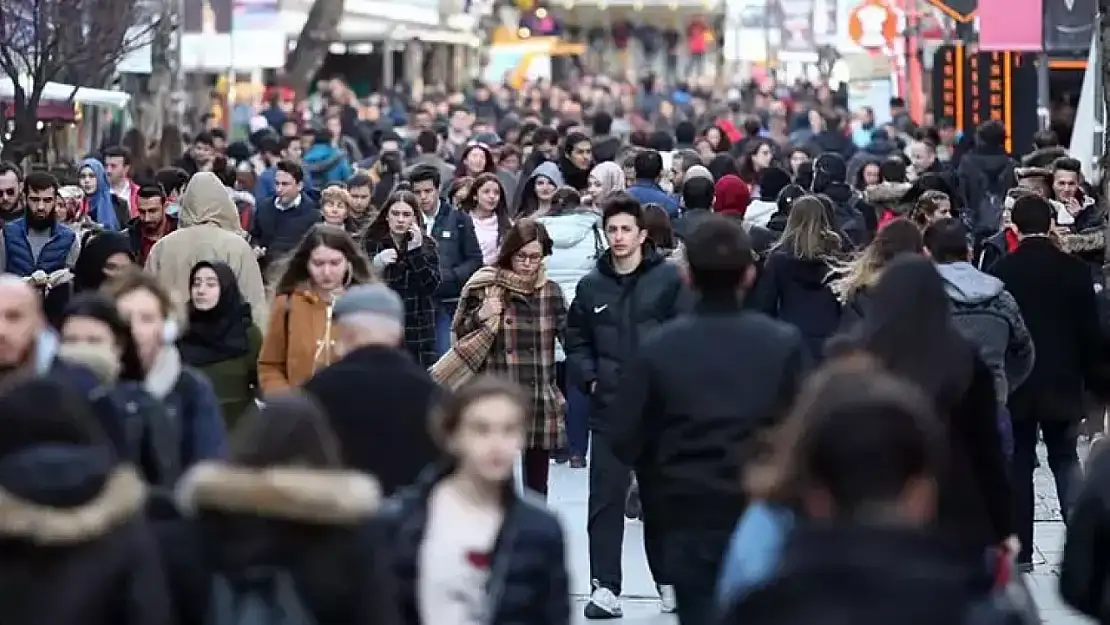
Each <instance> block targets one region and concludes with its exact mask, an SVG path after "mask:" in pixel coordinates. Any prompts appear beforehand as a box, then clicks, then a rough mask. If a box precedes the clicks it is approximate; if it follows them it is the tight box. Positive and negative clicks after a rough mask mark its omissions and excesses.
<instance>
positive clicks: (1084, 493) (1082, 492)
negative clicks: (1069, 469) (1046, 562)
mask: <svg viewBox="0 0 1110 625" xmlns="http://www.w3.org/2000/svg"><path fill="white" fill-rule="evenodd" d="M1108 447H1110V443H1108V441H1107V440H1106V439H1103V440H1101V441H1099V442H1097V443H1095V446H1094V447H1093V448H1092V449H1091V453H1090V455H1089V456H1088V459H1087V465H1086V467H1085V471H1084V472H1085V474H1086V475H1085V479H1084V481H1083V484H1082V486H1081V487H1080V488H1079V493H1078V495H1077V496H1076V497H1075V501H1074V502H1073V504H1072V508H1071V515H1070V516H1069V518H1068V526H1067V540H1066V541H1065V543H1064V557H1063V560H1062V561H1061V562H1060V596H1061V597H1062V598H1063V599H1064V602H1066V603H1067V604H1068V605H1070V606H1071V607H1073V608H1075V609H1076V610H1079V611H1080V612H1082V613H1083V614H1086V615H1087V616H1090V617H1091V618H1093V619H1095V620H1096V621H1097V622H1099V623H1108V622H1110V596H1108V595H1107V590H1110V566H1108V565H1110V562H1108V561H1107V559H1108V558H1110V554H1107V552H1106V550H1105V549H1103V548H1102V544H1103V540H1104V539H1103V537H1104V536H1105V535H1106V528H1107V527H1108V526H1110V453H1107V448H1108Z"/></svg>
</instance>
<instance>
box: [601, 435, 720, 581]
mask: <svg viewBox="0 0 1110 625" xmlns="http://www.w3.org/2000/svg"><path fill="white" fill-rule="evenodd" d="M589 465H590V466H589V471H590V494H589V499H588V503H587V509H588V513H587V518H586V534H587V535H588V536H589V543H590V579H592V580H596V581H597V582H598V583H599V584H600V585H601V586H603V587H605V588H608V589H609V590H611V591H613V594H615V595H618V596H619V595H620V593H621V577H622V575H621V573H622V571H621V555H622V553H623V548H624V499H625V497H626V496H627V494H628V486H629V484H630V483H631V472H630V471H629V467H628V466H627V465H625V464H624V463H622V462H621V461H620V460H619V459H618V458H617V457H616V456H615V455H613V450H612V447H610V445H609V441H608V439H607V438H606V437H605V435H604V434H602V433H599V432H593V437H592V439H591V441H590V463H589ZM644 505H645V508H644V551H646V552H647V560H648V568H650V569H651V573H652V576H654V577H655V582H656V583H657V584H660V585H663V584H667V583H669V582H668V581H666V580H665V576H666V575H667V571H666V569H665V567H664V566H663V564H664V559H663V541H662V538H663V537H662V536H661V535H660V526H659V525H658V520H657V517H656V519H653V516H654V515H652V514H651V506H650V505H649V504H648V502H647V501H645V502H644ZM709 588H710V596H711V595H712V586H710V587H709Z"/></svg>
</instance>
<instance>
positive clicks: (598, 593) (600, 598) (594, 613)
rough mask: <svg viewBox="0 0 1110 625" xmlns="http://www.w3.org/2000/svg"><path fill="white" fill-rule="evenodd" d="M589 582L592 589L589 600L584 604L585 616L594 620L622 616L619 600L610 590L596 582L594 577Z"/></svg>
mask: <svg viewBox="0 0 1110 625" xmlns="http://www.w3.org/2000/svg"><path fill="white" fill-rule="evenodd" d="M591 584H592V585H593V588H594V591H593V593H591V594H590V602H589V603H587V604H586V609H585V610H583V615H584V616H585V617H586V618H588V619H590V620H595V619H611V618H621V617H622V616H624V613H623V612H621V600H620V599H619V598H618V597H617V596H616V595H614V594H613V591H612V590H609V589H608V588H605V587H604V586H602V585H600V584H598V583H597V580H596V579H595V580H593V582H591Z"/></svg>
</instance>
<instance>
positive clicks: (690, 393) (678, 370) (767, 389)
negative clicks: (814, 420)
mask: <svg viewBox="0 0 1110 625" xmlns="http://www.w3.org/2000/svg"><path fill="white" fill-rule="evenodd" d="M741 346H742V347H741ZM808 362H809V357H808V354H807V353H806V346H805V344H804V342H803V341H802V337H801V335H800V334H799V332H798V331H797V330H796V329H795V328H793V327H791V326H790V325H788V324H785V323H781V322H778V321H774V320H772V319H769V318H768V317H766V316H764V315H762V314H760V313H758V312H750V311H744V312H742V311H741V308H740V302H739V300H738V298H735V297H729V298H727V299H723V300H716V299H705V298H703V299H701V300H700V301H698V303H697V304H696V305H695V308H694V312H693V313H692V314H689V315H684V316H682V317H680V318H678V319H674V320H671V321H670V322H668V323H666V324H665V325H664V326H663V327H662V328H660V329H659V330H658V331H656V332H653V333H652V334H651V336H650V337H648V338H647V339H646V340H644V341H643V342H642V344H641V346H640V348H639V350H637V351H636V353H635V355H634V356H633V357H632V358H630V359H629V360H628V361H626V362H625V363H624V365H623V367H622V369H623V370H622V372H621V382H620V384H619V386H618V388H617V392H616V395H615V399H614V401H613V404H612V406H611V408H610V414H609V417H610V422H609V423H608V424H607V428H608V429H607V430H606V435H607V437H608V438H609V439H610V440H611V444H612V449H613V453H614V454H615V455H616V457H617V458H619V459H620V460H621V462H622V463H624V464H626V465H627V466H631V467H633V468H634V469H635V470H636V477H637V479H638V480H639V484H640V497H641V499H642V500H643V503H644V510H645V515H644V516H645V518H650V519H658V521H659V524H660V526H661V527H663V528H664V530H667V531H670V530H683V531H703V530H713V531H720V532H727V531H729V530H731V529H732V528H733V526H734V525H735V523H736V521H737V520H738V519H739V518H740V515H741V513H742V512H743V511H744V507H745V505H746V504H747V496H746V495H745V493H744V488H743V484H742V482H741V481H740V480H739V479H737V476H738V475H740V472H741V470H742V469H743V468H744V467H745V466H746V465H747V463H748V461H750V460H751V459H752V458H751V456H750V453H749V452H745V451H744V450H745V449H747V448H749V447H750V446H751V445H752V444H755V443H756V442H757V441H758V439H759V437H760V436H761V435H762V432H764V430H765V428H768V427H773V426H774V425H775V424H776V423H777V422H778V421H779V420H780V419H782V418H783V416H784V415H785V413H786V411H787V410H788V409H789V405H790V403H791V402H792V401H793V399H794V396H795V395H796V393H797V390H798V389H799V388H800V386H801V382H802V379H803V376H804V375H805V372H806V370H807V369H808Z"/></svg>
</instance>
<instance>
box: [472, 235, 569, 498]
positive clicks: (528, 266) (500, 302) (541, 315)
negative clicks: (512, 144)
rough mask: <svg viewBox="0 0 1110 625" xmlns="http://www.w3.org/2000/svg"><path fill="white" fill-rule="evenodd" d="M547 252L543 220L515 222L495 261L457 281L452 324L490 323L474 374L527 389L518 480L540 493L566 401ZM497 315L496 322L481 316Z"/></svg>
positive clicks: (561, 306)
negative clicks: (558, 369) (559, 381)
mask: <svg viewBox="0 0 1110 625" xmlns="http://www.w3.org/2000/svg"><path fill="white" fill-rule="evenodd" d="M550 255H551V237H550V236H549V235H548V234H547V230H546V229H545V228H544V227H543V224H541V223H539V222H537V221H536V220H534V219H521V220H519V221H517V222H516V223H515V224H514V225H513V226H512V227H511V228H510V229H509V231H508V232H506V233H505V238H504V240H503V242H502V244H501V249H500V251H499V253H498V256H497V261H496V262H495V263H494V264H493V265H491V266H489V267H483V268H482V269H479V270H478V271H477V272H476V273H475V274H474V275H473V276H471V278H470V280H468V281H467V283H466V286H464V287H463V290H462V294H461V297H460V298H459V307H458V309H457V310H456V311H455V319H454V321H453V322H452V324H451V330H452V332H453V334H454V336H455V337H456V339H459V340H462V339H464V338H465V337H467V336H468V335H470V334H471V333H473V332H489V331H490V328H491V327H492V328H496V329H495V331H494V332H493V336H492V337H491V338H492V341H491V342H490V343H489V349H488V350H487V351H486V354H485V357H484V359H482V360H481V361H473V360H471V367H472V368H473V369H474V371H475V373H492V374H495V375H504V376H506V377H508V378H509V379H511V380H513V381H514V382H516V383H517V384H519V385H520V386H521V387H522V388H523V389H524V391H525V393H526V395H527V396H528V398H529V400H530V402H531V409H532V414H531V416H530V419H529V421H528V433H527V436H528V438H527V440H526V445H525V450H524V485H525V486H526V487H528V488H530V489H532V490H534V491H536V492H538V493H542V494H544V495H546V494H547V469H548V464H549V461H550V456H551V452H552V450H555V449H559V448H561V447H562V446H563V445H564V444H565V442H566V441H565V439H566V429H565V426H564V423H563V412H564V410H565V409H566V400H565V399H564V398H563V394H562V392H560V391H559V388H558V386H557V385H556V383H555V339H556V338H559V339H562V337H563V335H564V332H565V330H566V321H567V306H566V301H565V300H564V299H563V291H562V289H560V288H559V285H558V284H556V283H555V282H553V281H551V280H548V279H547V274H546V272H545V271H544V268H543V263H544V259H545V258H546V257H548V256H550ZM495 317H497V318H500V323H494V324H490V323H487V322H488V321H490V320H491V319H493V318H495ZM464 358H466V356H464ZM468 360H469V359H468Z"/></svg>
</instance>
